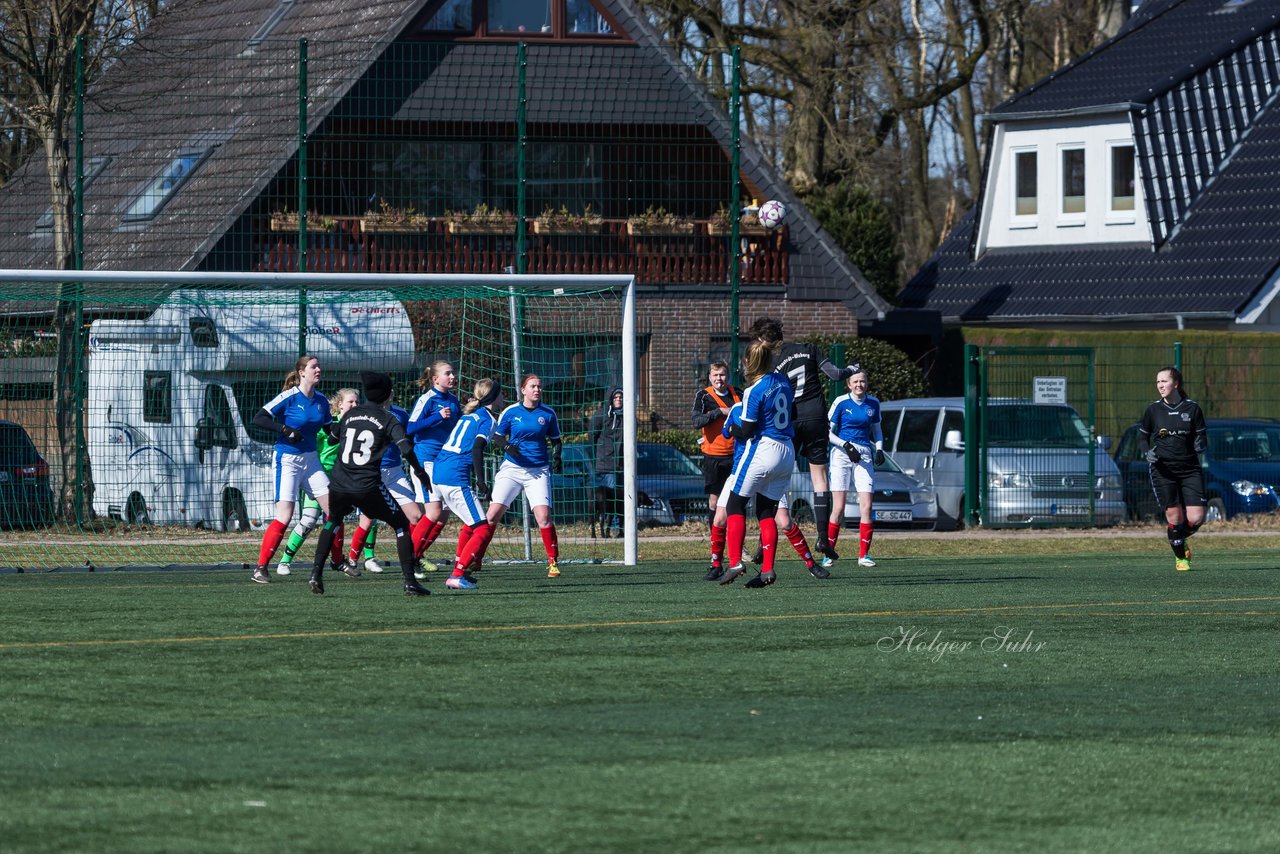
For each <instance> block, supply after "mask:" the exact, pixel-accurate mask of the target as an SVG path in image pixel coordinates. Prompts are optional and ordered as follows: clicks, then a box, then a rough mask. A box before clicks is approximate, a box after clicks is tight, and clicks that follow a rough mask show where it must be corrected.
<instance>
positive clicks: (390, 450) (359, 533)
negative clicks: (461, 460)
mask: <svg viewBox="0 0 1280 854" xmlns="http://www.w3.org/2000/svg"><path fill="white" fill-rule="evenodd" d="M393 399H394V394H393V395H392V397H391V398H388V399H387V404H386V409H387V411H388V412H390V413H391V414H392V415H394V416H395V418H396V420H397V421H399V422H400V426H401V427H405V426H406V425H408V423H409V413H408V412H407V411H405V409H404V408H403V407H400V406H396V405H395V404H394V403H391V400H393ZM380 474H381V476H382V485H383V486H385V487H386V489H387V494H388V495H390V496H391V498H392V500H393V501H395V503H396V505H397V506H399V508H400V510H401V512H403V513H404V516H405V518H406V519H408V520H409V525H410V526H413V525H416V524H417V523H418V521H419V520H420V519H421V518H422V509H421V508H420V507H419V506H418V503H417V499H416V490H415V488H414V485H413V484H412V483H410V482H409V478H408V477H407V476H406V475H405V473H404V460H403V457H402V455H401V454H400V449H399V448H398V447H396V445H395V444H394V443H392V444H389V445H387V449H386V450H385V451H383V452H382V466H381V470H380ZM428 476H430V475H429V474H428ZM375 524H376V523H375V521H374V519H373V518H371V517H370V516H368V515H366V514H364V513H361V514H360V524H359V525H358V526H357V527H356V529H355V531H354V532H352V534H351V549H350V550H349V552H348V553H347V563H346V566H345V567H343V570H344V571H345V572H346V573H347V575H353V576H355V575H359V574H360V552H361V550H362V549H363V550H365V553H366V554H370V550H371V547H372V544H373V542H374V538H375V536H376V535H377V528H376V527H375ZM364 568H365V569H367V570H369V571H370V572H382V565H381V564H379V563H378V562H377V560H375V559H374V558H373V557H372V555H370V556H369V557H367V558H366V559H365V561H364Z"/></svg>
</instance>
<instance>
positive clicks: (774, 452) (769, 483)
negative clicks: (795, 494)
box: [724, 436, 796, 501]
mask: <svg viewBox="0 0 1280 854" xmlns="http://www.w3.org/2000/svg"><path fill="white" fill-rule="evenodd" d="M795 467H796V452H795V449H793V448H792V447H791V443H790V442H788V443H786V444H783V443H782V442H778V441H775V440H773V439H770V438H769V437H768V436H759V437H757V438H755V439H752V440H750V442H749V444H748V445H747V450H746V452H745V453H744V454H743V455H742V459H741V460H739V461H738V464H737V465H736V466H734V469H733V474H731V475H729V483H728V486H729V489H726V490H724V491H725V492H728V491H730V490H732V491H733V492H736V493H738V494H739V495H741V496H743V497H745V498H750V497H751V496H753V495H755V494H756V493H757V492H758V493H760V494H761V495H763V496H765V497H766V498H772V499H774V500H775V501H777V500H779V499H781V498H782V496H784V495H786V494H787V486H788V485H789V484H790V483H791V472H792V470H793V469H794V468H795Z"/></svg>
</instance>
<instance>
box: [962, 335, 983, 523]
mask: <svg viewBox="0 0 1280 854" xmlns="http://www.w3.org/2000/svg"><path fill="white" fill-rule="evenodd" d="M981 362H982V351H981V350H980V349H979V348H978V347H977V346H976V345H974V344H966V345H964V495H965V499H964V513H963V516H964V518H963V519H961V521H962V522H963V523H964V524H966V525H977V524H978V519H979V517H980V509H981V508H980V504H981V496H982V481H981V478H980V476H981V464H982V458H981V454H982V447H981V438H980V437H981V432H980V431H979V429H978V419H979V418H980V413H979V410H980V406H979V398H980V396H981V393H982V368H981Z"/></svg>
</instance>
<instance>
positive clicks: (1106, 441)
mask: <svg viewBox="0 0 1280 854" xmlns="http://www.w3.org/2000/svg"><path fill="white" fill-rule="evenodd" d="M1098 447H1099V448H1101V449H1102V450H1104V451H1108V452H1109V451H1110V450H1111V437H1110V436H1099V437H1098Z"/></svg>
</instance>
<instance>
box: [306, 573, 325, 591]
mask: <svg viewBox="0 0 1280 854" xmlns="http://www.w3.org/2000/svg"><path fill="white" fill-rule="evenodd" d="M307 586H308V587H310V588H311V592H312V593H317V594H319V595H321V596H323V595H324V582H323V581H322V580H321V579H320V576H318V575H316V574H315V573H312V574H311V578H310V580H308V581H307Z"/></svg>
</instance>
